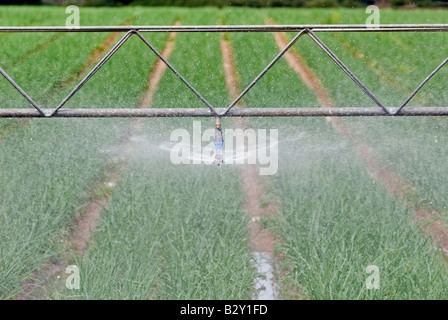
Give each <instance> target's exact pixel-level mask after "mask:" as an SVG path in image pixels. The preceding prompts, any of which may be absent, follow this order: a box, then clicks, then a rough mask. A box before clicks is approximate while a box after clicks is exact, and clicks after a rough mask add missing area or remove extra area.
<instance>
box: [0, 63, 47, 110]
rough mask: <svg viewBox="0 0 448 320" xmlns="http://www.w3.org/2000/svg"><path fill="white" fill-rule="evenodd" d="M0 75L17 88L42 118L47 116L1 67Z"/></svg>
mask: <svg viewBox="0 0 448 320" xmlns="http://www.w3.org/2000/svg"><path fill="white" fill-rule="evenodd" d="M0 73H1V74H2V76H3V77H5V79H6V80H8V81H9V83H11V84H12V86H13V87H14V88H16V90H17V91H19V92H20V94H21V95H22V96H23V97H24V98H25V99H26V100H27V101H28V102H29V103H31V105H32V106H33V107H34V108H36V109H37V111H39V114H40V115H41V116H46V114H45V112H44V111H43V110H42V109H41V108H40V107H39V105H38V104H37V103H36V102H35V101H34V100H33V99H32V98H31V97H30V96H29V95H28V94H27V93H26V92H25V91H24V90H23V89H22V88H21V87H20V86H19V85H18V84H17V83H16V82H15V81H14V80H13V79H12V78H11V77H10V76H9V75H8V74H7V73H6V71H5V70H3V69H2V67H0Z"/></svg>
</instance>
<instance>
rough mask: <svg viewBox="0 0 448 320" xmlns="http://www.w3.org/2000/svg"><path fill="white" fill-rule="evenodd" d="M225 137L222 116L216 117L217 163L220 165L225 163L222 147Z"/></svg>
mask: <svg viewBox="0 0 448 320" xmlns="http://www.w3.org/2000/svg"><path fill="white" fill-rule="evenodd" d="M223 145H224V139H223V137H222V129H221V118H216V122H215V163H216V164H217V165H218V166H219V165H221V164H223V163H224V160H223V157H222V148H223Z"/></svg>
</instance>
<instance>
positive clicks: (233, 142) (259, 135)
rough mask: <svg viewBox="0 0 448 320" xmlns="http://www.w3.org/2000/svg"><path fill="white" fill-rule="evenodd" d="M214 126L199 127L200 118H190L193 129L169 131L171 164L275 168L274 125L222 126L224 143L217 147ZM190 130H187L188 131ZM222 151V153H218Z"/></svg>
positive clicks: (270, 172) (267, 171)
mask: <svg viewBox="0 0 448 320" xmlns="http://www.w3.org/2000/svg"><path fill="white" fill-rule="evenodd" d="M215 131H216V130H215V129H212V128H209V129H206V130H202V127H201V121H193V130H192V131H191V130H190V131H189V130H187V129H185V128H179V129H175V130H173V131H172V132H171V136H170V141H171V142H172V143H175V144H174V146H173V147H171V148H170V160H171V162H172V163H173V164H212V163H213V162H216V159H217V157H218V153H219V160H221V157H222V161H223V163H224V164H257V165H259V167H260V168H259V173H260V175H273V174H275V173H277V169H278V129H269V130H266V129H256V130H255V129H231V128H228V129H224V130H223V132H222V138H223V140H224V143H223V144H222V146H221V145H220V146H219V147H218V144H217V143H216V141H215V138H216V132H215ZM190 132H191V134H190ZM220 153H222V155H221V154H220Z"/></svg>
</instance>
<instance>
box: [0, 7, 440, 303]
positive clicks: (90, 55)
mask: <svg viewBox="0 0 448 320" xmlns="http://www.w3.org/2000/svg"><path fill="white" fill-rule="evenodd" d="M66 17H67V14H66V13H65V8H63V7H45V6H43V7H27V6H20V7H19V6H17V7H14V6H0V26H64V25H65V19H66ZM80 17H81V25H82V26H99V25H105V26H108V25H109V26H116V25H138V26H141V25H174V24H180V25H263V24H267V23H275V24H364V23H365V20H366V17H367V14H366V13H365V10H363V9H284V8H282V9H280V8H278V9H247V8H234V7H232V8H223V9H218V8H208V7H207V8H195V9H186V8H177V7H173V8H163V7H160V8H148V7H146V8H142V7H123V8H87V7H86V8H81V12H80ZM446 17H447V14H446V11H444V10H393V9H384V10H383V9H382V10H381V23H384V24H402V23H422V24H425V23H431V24H432V23H434V24H435V23H440V24H443V23H447V22H448V21H447V19H446ZM123 35H124V33H118V32H116V33H97V32H91V33H90V32H87V33H0V40H1V45H0V67H1V68H2V69H4V70H5V71H6V72H7V73H8V74H9V75H10V76H11V77H12V78H13V79H14V80H15V81H16V82H17V83H18V84H19V85H20V86H21V87H22V88H23V89H24V90H25V91H26V92H27V93H29V95H30V96H31V97H32V98H33V99H35V101H37V102H38V103H39V104H40V105H42V106H45V107H48V108H50V107H51V108H54V107H56V106H57V105H58V103H59V102H60V101H61V100H62V99H63V98H64V97H65V96H67V94H68V93H69V92H70V91H71V90H72V89H73V87H75V86H76V84H78V83H79V82H80V81H81V80H82V79H83V78H84V77H85V76H86V75H87V73H88V72H89V71H90V69H92V68H93V67H94V66H95V65H96V64H97V63H98V61H99V60H100V59H101V57H103V56H104V55H105V54H106V52H107V51H109V50H110V49H111V48H112V46H113V45H114V44H115V43H116V42H117V41H118V40H119V39H120V38H121V37H122V36H123ZM144 36H145V38H146V39H147V40H148V41H149V42H151V44H153V45H154V46H155V48H157V50H159V51H160V52H164V53H165V54H166V55H169V57H168V56H166V58H167V59H168V61H169V62H170V63H171V64H172V65H173V66H174V67H175V68H176V69H177V71H179V73H180V74H182V75H183V76H184V77H185V78H186V79H187V80H188V81H189V82H190V83H191V84H192V85H193V86H194V88H196V89H197V90H198V91H199V92H200V93H201V94H202V95H203V96H204V97H205V98H206V99H207V100H209V101H210V103H211V104H212V105H213V106H215V107H220V108H225V107H227V105H228V104H229V103H230V102H231V100H233V99H232V86H233V89H236V90H237V91H238V92H241V91H242V90H243V89H244V88H245V87H246V86H248V85H249V83H250V82H251V81H252V80H253V79H254V78H255V77H256V76H257V75H258V74H259V73H260V72H261V71H262V70H263V68H264V67H265V66H266V65H267V64H268V63H269V62H270V61H271V60H272V59H273V58H274V57H275V56H276V55H277V54H278V53H279V51H280V48H279V46H281V45H280V44H279V42H278V41H279V40H278V39H280V37H283V38H284V39H285V40H291V39H292V38H293V37H294V36H295V34H294V33H283V34H281V35H279V34H277V35H275V34H273V33H237V32H235V33H225V34H224V33H218V32H215V33H213V32H210V33H188V32H178V33H177V34H175V33H172V34H169V33H163V32H154V33H144ZM318 36H319V37H320V38H321V39H322V40H323V41H324V42H325V43H326V44H327V45H328V46H329V47H330V48H331V50H333V51H334V53H335V54H336V55H337V56H338V57H339V58H340V59H341V60H342V61H343V62H344V63H345V64H346V65H347V66H348V67H349V68H350V69H351V70H352V71H353V72H354V73H355V74H356V76H357V77H358V78H359V79H360V80H361V81H363V82H364V83H365V85H366V86H367V87H368V88H369V89H371V90H372V92H373V93H374V94H375V95H377V97H378V98H379V100H380V101H382V102H383V103H384V104H385V105H386V106H387V107H398V106H400V104H401V103H402V102H403V101H404V100H406V98H407V97H408V96H409V95H410V94H411V93H412V91H413V90H414V89H415V88H416V87H417V86H418V84H419V83H420V82H421V81H423V80H424V79H425V77H426V76H427V75H428V74H429V73H430V72H431V71H433V70H434V69H435V68H436V67H437V66H438V65H439V64H440V63H441V62H442V61H443V60H444V59H446V58H447V53H446V50H444V48H445V44H446V42H447V40H448V34H447V33H446V32H433V33H416V32H406V33H376V32H373V33H366V32H363V33H356V32H347V33H346V32H343V33H336V32H333V33H331V32H330V33H318ZM225 44H227V45H228V47H226V48H227V49H228V50H230V51H225V50H224V49H223V48H225ZM168 48H171V49H172V51H171V52H170V53H167V52H168V51H169V50H168ZM229 48H230V49H229ZM226 52H227V53H226ZM290 52H291V53H292V55H291V56H290V58H287V57H286V56H285V57H283V58H281V59H280V60H279V61H278V63H277V64H275V65H274V67H273V68H272V69H271V70H269V71H268V72H267V73H266V75H265V76H264V77H263V78H262V79H261V80H260V81H259V82H258V83H257V84H256V85H255V86H254V87H253V88H252V89H251V90H250V91H249V92H248V93H247V95H246V96H245V97H244V98H243V99H242V102H241V105H244V106H245V107H247V108H250V107H254V108H286V107H307V108H311V107H313V108H314V107H315V108H319V107H323V102H322V101H324V100H325V101H326V103H331V105H332V106H334V107H375V104H374V103H373V102H372V100H370V99H369V98H368V97H367V95H365V93H363V92H362V90H361V89H360V88H359V87H357V86H356V84H355V83H354V82H353V81H352V80H351V79H350V78H349V77H347V75H345V74H344V72H343V71H342V70H341V69H340V68H339V67H338V66H337V65H336V64H335V63H334V62H333V61H332V60H331V59H330V58H329V57H328V56H326V54H325V53H324V52H323V51H322V50H320V49H319V47H318V46H317V45H316V43H314V42H313V41H312V40H311V39H310V38H309V37H308V36H306V35H305V36H303V37H302V38H301V39H299V41H298V42H296V43H295V44H294V46H293V47H292V48H291V49H290ZM226 54H228V56H226ZM226 57H227V58H228V59H230V62H229V63H231V64H232V68H230V69H229V68H228V67H229V66H228V65H226V62H225V61H226ZM294 59H295V60H294ZM157 63H158V59H157V57H156V56H155V55H154V53H152V52H151V51H150V50H149V48H148V47H147V46H146V45H145V44H144V43H143V42H142V41H141V40H140V39H139V38H138V37H137V36H135V35H134V36H132V37H131V38H130V39H129V40H128V41H127V42H126V43H125V44H124V46H123V47H122V48H120V49H119V50H118V51H117V52H116V53H115V54H114V56H113V57H112V58H111V59H110V61H108V62H107V63H106V64H105V65H104V66H103V68H101V70H99V71H98V73H97V74H96V75H95V76H94V77H92V79H91V80H90V81H89V82H87V83H86V84H85V86H84V87H83V88H82V89H81V90H80V91H79V92H78V93H76V95H75V96H73V99H72V100H70V101H69V102H68V103H67V104H66V105H65V106H64V108H199V107H205V106H204V105H203V104H202V102H201V101H200V100H199V99H198V98H197V97H196V96H195V95H194V94H193V93H192V92H191V91H190V90H189V89H188V88H187V87H186V86H185V85H184V84H183V83H182V82H181V81H180V80H179V78H178V77H177V76H176V75H175V74H174V73H173V72H171V71H170V70H169V69H166V70H162V71H160V72H159V71H158V70H159V69H158V67H157V66H158V64H157ZM294 63H296V66H297V65H298V66H299V67H297V68H294V67H293V65H292V64H294ZM304 66H306V68H305V67H304ZM229 70H231V71H229ZM232 70H233V71H232ZM229 72H230V73H231V72H233V73H234V74H233V76H234V77H233V82H232V79H230V76H229ZM157 75H158V76H159V77H157ZM307 76H308V77H311V78H312V79H314V80H313V81H312V82H313V83H314V84H316V83H320V89H316V86H315V85H314V87H313V85H310V84H309V83H307V81H305V80H304V79H305V78H306V77H307ZM151 81H152V82H151ZM155 81H157V84H156V85H155ZM447 83H448V69H446V66H445V68H442V69H441V70H440V71H439V72H438V73H437V74H436V75H435V76H434V78H432V79H431V80H430V81H429V82H428V83H427V85H426V86H425V87H423V89H422V90H421V92H419V93H418V94H417V95H416V97H415V100H412V101H411V102H410V104H409V106H425V107H426V106H428V107H429V106H432V107H436V106H437V107H445V106H446V102H447V101H448V95H447V91H446V85H447ZM151 90H152V91H151ZM148 95H150V98H148ZM0 107H1V108H31V106H30V105H29V103H28V102H27V101H26V100H25V99H24V98H23V97H22V96H21V95H20V93H19V92H17V90H15V89H14V88H13V87H12V86H11V84H10V83H8V81H7V80H6V79H5V78H3V77H1V78H0ZM214 120H215V119H214V118H213V117H211V118H195V119H192V118H151V119H129V118H114V119H106V118H100V119H86V118H76V119H75V118H51V119H5V118H3V119H0V299H188V300H190V299H256V298H263V296H262V294H263V292H264V291H266V290H267V289H266V288H263V287H261V288H260V287H259V286H257V285H256V284H257V283H258V282H259V281H260V279H262V280H263V281H264V282H263V283H265V285H266V283H268V282H270V283H271V284H273V288H274V289H273V290H274V291H275V294H273V297H274V298H276V299H447V298H448V292H447V285H448V270H447V266H448V264H447V261H448V260H447V252H448V210H447V208H448V183H447V181H446V178H445V177H446V172H447V171H448V163H446V161H445V159H446V158H447V156H448V151H447V149H446V145H447V144H448V120H447V119H445V118H444V117H368V118H362V117H346V118H324V117H314V118H311V117H310V118H248V119H245V120H244V121H242V120H241V119H234V118H223V119H222V128H223V130H225V129H237V128H239V129H241V128H245V129H251V130H254V131H256V132H264V131H263V130H266V131H267V132H271V133H272V132H273V130H278V165H277V167H278V170H275V172H274V174H271V175H259V171H258V167H259V166H260V164H259V165H253V164H238V165H236V164H232V163H228V162H226V161H225V162H224V164H223V165H221V166H217V165H216V164H214V163H213V164H211V165H209V164H196V163H195V161H194V159H193V158H194V156H195V154H194V153H193V154H191V158H189V159H188V160H191V161H189V163H187V164H185V163H182V164H176V163H174V162H173V161H172V159H171V156H172V154H173V153H172V150H173V144H174V143H173V140H172V139H171V137H172V135H173V133H174V132H178V131H179V130H183V131H185V130H186V131H187V132H189V134H190V135H189V137H191V139H192V140H194V139H195V137H194V130H195V128H198V127H200V128H201V130H202V132H201V133H200V134H202V133H203V134H204V136H206V135H207V134H206V133H205V130H207V129H214V126H215V122H214ZM271 138H272V136H271ZM199 139H201V136H199ZM210 141H211V140H207V142H210ZM231 142H233V141H227V140H226V139H225V142H224V143H225V145H226V144H230V143H231ZM193 143H194V141H193ZM199 143H200V144H201V142H199ZM205 145H206V143H205V141H203V142H202V147H203V148H204V147H205ZM258 154H259V153H258ZM271 156H272V150H271ZM199 162H200V161H199ZM260 235H261V236H260ZM260 252H261V253H265V254H266V256H267V257H268V258H267V262H263V263H264V264H267V265H269V266H271V267H272V270H273V271H272V272H273V275H272V279H268V280H269V281H266V278H267V276H266V275H265V274H263V273H262V272H261V271H260V268H259V265H258V264H260V263H261V262H260V261H257V258H256V255H257V254H258V253H260ZM68 266H77V268H78V269H79V276H80V286H79V288H68V287H67V286H66V280H67V279H68V276H69V273H67V272H66V268H67V267H68ZM372 266H374V267H376V268H377V269H378V272H379V273H378V274H379V279H380V281H379V284H378V286H377V287H375V288H373V289H372V288H369V287H368V286H367V285H366V282H367V279H368V277H369V276H370V275H371V272H370V271H368V270H369V267H372ZM268 291H269V290H268Z"/></svg>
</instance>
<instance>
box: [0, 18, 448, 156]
mask: <svg viewBox="0 0 448 320" xmlns="http://www.w3.org/2000/svg"><path fill="white" fill-rule="evenodd" d="M291 31H293V32H298V34H297V35H296V36H295V37H294V38H293V39H292V40H291V41H290V42H289V44H288V45H287V46H286V47H285V48H283V49H282V50H281V51H280V53H279V54H277V55H276V56H275V57H274V59H273V60H272V61H271V62H270V63H269V64H268V65H267V66H266V67H265V68H264V69H263V71H261V73H260V74H259V75H257V77H255V79H254V80H253V81H252V82H251V83H250V84H249V85H248V86H247V87H246V88H245V89H244V90H243V92H241V94H240V95H239V96H238V97H237V98H236V99H235V100H234V101H232V102H231V103H230V104H229V105H228V106H227V107H226V108H216V107H214V106H212V104H211V103H210V102H209V101H207V99H205V98H204V96H203V95H201V94H200V93H199V91H197V90H196V89H195V88H194V87H193V86H192V85H191V84H190V82H189V81H188V80H187V79H186V78H185V77H184V76H182V75H181V74H180V73H179V72H178V71H177V70H176V69H175V68H174V66H173V65H171V64H170V63H169V62H168V61H167V60H166V59H165V58H164V57H163V56H162V55H161V54H160V53H159V52H158V51H157V50H156V48H155V47H154V46H153V45H152V44H151V43H150V42H149V41H148V40H147V39H146V38H145V37H144V36H143V35H142V33H145V32H291ZM446 31H448V24H423V25H417V24H400V25H393V24H385V25H378V26H375V28H372V27H371V26H368V25H252V26H242V25H225V26H224V25H221V26H178V25H173V26H118V27H117V26H110V27H109V26H107V27H106V26H103V27H79V28H70V27H0V33H2V32H125V35H124V36H123V37H122V38H121V39H120V40H119V41H118V42H117V43H116V44H115V45H114V46H113V47H112V48H111V49H110V50H109V52H107V53H106V54H105V55H104V57H103V58H102V59H101V60H100V61H99V62H98V64H97V65H96V66H95V67H94V68H93V69H92V70H91V71H90V72H89V73H88V74H87V75H86V76H85V77H84V78H83V79H82V80H81V82H80V83H79V84H78V85H76V86H75V88H74V89H73V90H72V91H71V92H70V93H69V95H68V96H67V97H65V98H64V99H63V100H62V101H61V102H60V103H59V104H58V106H57V107H56V108H55V109H48V108H43V107H42V106H39V105H38V104H37V103H36V102H35V101H34V100H33V99H32V98H31V97H30V96H29V95H28V94H27V93H26V92H25V91H24V90H23V89H22V88H21V87H20V86H19V84H17V83H16V82H15V81H14V80H13V79H12V77H11V76H10V75H9V74H8V73H7V72H6V71H5V70H4V69H3V68H2V67H1V66H0V74H1V75H2V76H3V77H4V78H5V79H6V80H7V81H8V82H9V83H10V84H11V85H12V86H13V87H14V88H15V89H16V90H17V91H19V92H20V94H21V95H22V96H23V97H24V98H25V99H26V100H27V101H28V102H29V103H30V104H31V106H33V107H34V109H14V108H1V107H0V118H39V117H54V118H58V117H66V118H74V117H81V118H83V117H93V118H102V117H104V118H108V117H215V118H216V124H215V127H216V137H215V143H216V144H215V148H217V149H216V150H217V151H219V150H220V149H219V146H220V145H222V143H223V139H222V132H221V117H319V116H325V117H329V116H330V117H331V116H447V115H448V107H414V108H411V107H407V105H408V103H409V101H410V100H411V99H412V98H414V96H415V95H416V94H417V93H418V92H419V91H420V89H421V88H422V87H423V86H424V85H425V84H426V83H427V82H428V81H429V80H430V79H431V78H432V77H433V76H434V75H435V74H436V73H437V72H438V71H439V70H440V69H442V67H444V66H445V65H447V64H448V58H446V59H445V60H444V61H443V62H442V63H440V64H439V65H438V66H437V67H436V68H435V69H434V71H433V72H431V74H429V75H428V76H427V77H426V78H425V79H424V80H423V82H421V83H420V85H419V86H418V87H417V88H416V89H415V90H414V91H413V92H412V94H411V95H410V96H409V97H408V98H407V99H406V101H405V102H404V103H402V104H401V105H400V106H398V107H386V106H385V105H384V104H383V103H382V102H381V101H379V100H378V99H377V98H376V97H375V96H374V95H373V93H372V92H371V91H370V90H369V89H368V88H367V87H366V86H365V85H364V84H363V83H362V82H361V80H359V78H357V77H356V75H355V74H354V73H353V72H352V71H351V70H350V69H349V68H348V67H347V66H346V65H345V64H344V63H343V62H342V61H341V60H340V59H339V58H338V57H337V56H336V55H335V54H334V53H333V52H332V51H331V49H330V48H329V47H328V46H327V45H326V44H325V43H324V42H323V41H322V39H320V38H319V37H318V36H317V35H316V33H317V32H446ZM134 35H135V36H136V37H138V38H139V39H140V40H141V41H143V42H144V43H145V44H146V46H147V47H148V48H149V49H150V50H151V51H152V52H153V53H154V54H155V55H156V56H157V57H158V58H159V59H160V60H162V62H163V63H165V64H166V65H167V67H168V68H169V69H170V70H171V71H172V72H173V73H174V74H175V75H176V76H177V77H178V78H179V79H180V80H181V81H182V82H183V83H184V85H186V86H187V87H188V88H189V89H190V90H191V91H192V92H193V93H194V94H195V95H196V96H197V97H198V99H199V100H200V101H201V102H202V103H203V104H205V105H206V106H207V108H196V106H195V108H161V109H138V108H133V109H122V108H109V109H96V108H85V109H71V108H62V107H63V106H64V105H65V104H66V103H67V102H68V101H69V100H70V99H71V98H72V97H73V96H74V95H75V94H76V93H77V92H78V91H79V90H81V88H82V87H83V86H84V85H85V84H86V83H87V82H88V81H89V80H90V79H91V78H92V77H93V76H94V75H95V74H96V73H97V71H98V70H99V69H100V68H101V67H102V66H103V65H104V64H105V63H106V62H107V61H108V60H109V59H110V58H111V57H112V55H114V54H115V53H116V52H117V51H118V50H119V49H120V48H121V47H122V46H123V45H124V44H125V43H126V41H128V40H129V38H131V37H132V36H134ZM304 35H307V36H309V37H310V38H311V39H312V40H313V41H314V43H316V45H317V46H318V47H319V48H320V49H321V50H322V51H324V52H325V53H326V54H327V56H328V57H329V58H330V59H332V60H333V61H334V62H335V63H336V64H337V65H338V66H339V67H340V68H341V69H342V70H343V71H344V72H345V73H346V74H347V76H349V77H350V78H351V79H352V80H353V81H354V82H355V83H356V84H357V85H358V87H359V88H360V89H361V90H362V91H364V93H365V94H366V95H367V96H368V97H369V98H370V99H372V100H373V101H374V102H375V104H376V105H377V107H368V108H364V107H355V108H353V107H346V108H281V107H279V108H238V109H237V110H236V109H235V108H234V106H235V105H236V104H237V103H238V101H240V99H242V98H243V97H244V96H245V95H246V93H247V92H248V91H249V90H251V89H252V88H253V87H254V86H255V85H256V84H257V83H258V81H259V80H260V79H261V78H262V77H263V76H264V75H265V74H266V73H267V72H268V71H269V70H270V69H271V68H272V66H273V65H275V64H276V63H277V61H279V60H280V58H281V57H282V56H283V55H284V54H285V53H286V52H287V51H288V50H289V49H290V48H291V47H292V46H293V45H294V44H295V43H296V42H297V41H299V40H300V39H301V38H303V36H304ZM218 156H219V155H218Z"/></svg>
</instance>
